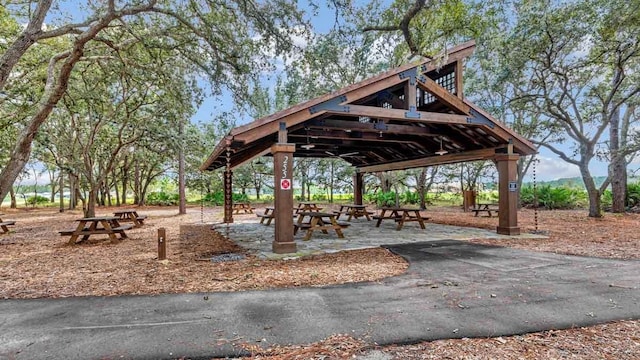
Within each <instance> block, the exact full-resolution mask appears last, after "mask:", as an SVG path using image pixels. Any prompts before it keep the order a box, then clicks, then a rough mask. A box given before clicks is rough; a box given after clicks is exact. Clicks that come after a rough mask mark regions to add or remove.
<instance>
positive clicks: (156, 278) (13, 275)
mask: <svg viewBox="0 0 640 360" xmlns="http://www.w3.org/2000/svg"><path fill="white" fill-rule="evenodd" d="M117 209H120V208H117ZM114 210H116V208H101V209H100V210H99V211H100V214H110V213H111V212H113V211H114ZM137 210H138V211H139V212H140V213H144V214H147V215H149V218H148V219H147V221H146V224H145V226H144V227H142V228H138V229H133V230H130V231H128V232H127V233H128V235H129V239H125V240H123V241H121V242H120V243H117V244H111V243H110V242H108V241H107V240H105V239H104V238H101V237H97V238H96V239H93V238H92V239H90V241H87V242H86V243H83V244H80V245H73V246H71V245H67V244H66V241H67V240H68V237H66V236H65V237H62V236H60V235H58V233H57V231H60V230H66V229H71V228H74V227H75V225H76V223H75V221H74V220H75V219H76V218H79V217H81V215H82V214H81V212H79V211H70V212H65V213H63V214H60V213H58V212H57V211H56V210H51V209H44V210H27V211H25V210H22V209H21V210H12V209H6V210H5V209H3V212H4V213H7V214H6V215H4V216H3V218H6V219H11V220H17V224H16V226H15V227H13V229H12V230H13V231H12V232H11V233H10V234H5V235H2V236H0V282H1V283H2V287H1V288H0V298H39V297H66V296H85V295H123V294H158V293H179V292H206V291H240V290H249V289H266V288H273V287H291V286H320V285H327V284H338V283H345V282H358V281H376V280H380V279H383V278H385V277H388V276H393V275H397V274H400V273H402V272H404V270H405V269H406V267H407V264H406V263H405V262H404V261H403V260H402V259H400V258H399V257H398V256H395V255H393V254H391V253H389V252H388V251H386V250H384V249H367V250H356V251H347V252H340V253H335V254H326V255H321V256H314V257H308V258H303V259H298V260H287V261H284V260H280V261H269V260H259V259H256V258H255V257H252V256H250V255H248V256H247V258H246V259H245V260H240V261H233V262H222V263H213V262H211V261H210V260H209V259H210V257H211V256H214V255H217V254H226V253H243V252H244V251H243V249H241V248H240V247H238V246H237V245H236V244H234V243H233V242H230V241H228V240H227V239H225V238H224V237H222V236H218V235H215V233H213V232H212V231H211V230H210V229H209V228H210V226H209V225H205V224H200V221H199V220H202V219H203V218H205V216H206V221H208V222H211V221H220V220H221V218H222V217H221V214H220V209H219V208H217V209H206V210H205V212H201V213H198V212H197V211H195V210H194V209H191V211H190V214H187V215H180V216H178V215H176V213H177V211H176V210H175V209H171V208H169V209H167V208H145V209H137ZM426 214H427V215H428V216H429V217H430V218H431V220H430V221H431V222H437V223H443V224H450V225H459V226H475V227H482V228H487V229H495V228H496V226H497V225H498V219H497V218H495V217H493V218H489V217H482V216H478V217H474V216H473V213H464V212H462V211H461V210H460V209H459V208H458V207H446V208H445V207H443V208H438V209H429V210H427V211H426ZM518 216H519V224H520V227H521V230H522V232H538V233H543V234H546V235H547V236H548V238H546V239H517V240H495V239H474V240H471V241H472V242H475V243H483V244H490V245H500V246H510V247H514V248H519V249H526V250H532V251H546V252H554V253H563V254H573V255H583V256H597V257H604V258H619V259H640V241H638V236H637V229H639V228H640V215H639V214H625V215H614V214H606V215H605V216H604V217H603V218H601V219H593V218H588V217H587V212H586V211H585V210H571V211H538V212H536V211H534V210H530V209H523V210H521V211H519V214H518ZM159 227H164V228H166V230H167V246H168V260H166V261H158V260H157V258H156V257H157V236H156V229H157V228H159ZM245 349H246V350H248V351H252V352H253V354H254V356H253V358H255V359H271V360H276V359H287V360H289V359H345V358H352V357H354V356H355V357H356V358H357V357H358V356H359V355H363V354H367V353H369V354H370V353H371V352H379V354H377V355H376V356H378V358H381V359H442V358H448V359H541V358H548V359H563V358H572V359H593V358H601V359H637V358H640V321H637V320H634V321H620V322H613V323H609V324H602V325H597V326H591V327H586V328H577V329H569V330H551V331H544V332H539V333H533V334H525V335H518V336H509V337H506V336H503V337H497V338H489V339H452V340H439V341H433V342H425V343H419V344H412V345H391V346H386V347H376V346H372V345H371V344H368V343H367V342H365V341H363V340H360V339H354V338H351V337H349V336H347V335H339V334H338V335H334V336H331V337H329V338H327V339H325V340H324V341H321V342H317V343H313V344H308V345H295V346H275V345H274V346H272V347H271V348H269V349H262V348H260V347H257V346H250V345H245ZM374 358H375V357H374Z"/></svg>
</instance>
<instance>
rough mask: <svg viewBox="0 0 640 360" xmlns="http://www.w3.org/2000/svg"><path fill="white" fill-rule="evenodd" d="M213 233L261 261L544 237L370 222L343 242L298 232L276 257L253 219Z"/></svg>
mask: <svg viewBox="0 0 640 360" xmlns="http://www.w3.org/2000/svg"><path fill="white" fill-rule="evenodd" d="M213 228H214V230H216V231H217V232H219V233H220V234H223V235H227V233H228V237H229V239H230V240H231V241H233V242H235V243H236V244H238V245H240V246H242V247H243V248H245V249H248V250H249V252H251V253H253V254H255V255H256V256H258V257H259V258H262V259H283V258H297V257H303V256H309V255H317V254H325V253H334V252H338V251H347V250H357V249H371V248H377V247H380V246H383V245H399V244H411V243H417V242H424V241H439V240H470V239H532V238H540V239H542V238H545V236H541V235H535V234H527V233H522V234H519V235H501V234H497V233H496V232H495V231H491V230H487V229H480V228H474V227H464V226H452V225H443V224H434V223H430V222H427V223H426V229H421V228H420V226H419V225H418V224H417V223H412V224H407V225H405V226H404V227H403V228H402V230H399V231H398V230H396V225H395V223H392V222H386V223H385V222H383V223H382V224H381V225H380V227H379V228H377V227H375V222H374V221H367V220H365V219H358V220H352V221H351V222H350V226H349V227H348V228H346V229H344V230H343V233H344V238H338V237H337V236H336V234H335V233H333V232H329V234H323V233H322V232H316V233H314V234H313V237H312V238H311V240H308V241H303V240H302V237H303V236H304V235H303V234H302V232H299V233H298V234H297V235H295V237H294V240H295V242H296V244H297V250H296V252H294V253H287V254H277V253H274V252H273V251H272V243H273V236H274V234H273V225H271V226H265V225H263V224H260V222H259V221H258V220H257V219H256V218H254V217H238V218H236V220H235V221H234V222H233V223H230V224H227V223H218V224H215V225H214V227H213Z"/></svg>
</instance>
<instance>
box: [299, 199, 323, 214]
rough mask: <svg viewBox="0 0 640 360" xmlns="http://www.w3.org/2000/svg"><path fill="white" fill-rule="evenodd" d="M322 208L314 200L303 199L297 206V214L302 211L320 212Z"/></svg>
mask: <svg viewBox="0 0 640 360" xmlns="http://www.w3.org/2000/svg"><path fill="white" fill-rule="evenodd" d="M321 210H322V208H321V207H319V206H318V203H316V202H313V201H301V202H299V203H298V208H296V210H295V211H296V214H297V213H301V212H318V211H321Z"/></svg>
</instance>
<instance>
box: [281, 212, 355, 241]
mask: <svg viewBox="0 0 640 360" xmlns="http://www.w3.org/2000/svg"><path fill="white" fill-rule="evenodd" d="M305 219H308V221H305ZM293 226H294V229H293V234H294V235H295V234H297V233H298V229H303V230H306V231H307V233H306V234H305V236H304V238H303V240H305V241H306V240H309V239H311V235H313V232H314V231H316V230H320V231H322V232H323V233H325V234H328V233H329V231H328V230H334V231H335V232H336V234H338V237H339V238H344V234H343V233H342V229H344V228H345V227H347V226H349V223H342V222H338V220H337V219H336V215H335V214H334V213H323V212H317V211H311V212H305V211H301V212H299V213H298V221H297V222H296V223H295V224H294V225H293Z"/></svg>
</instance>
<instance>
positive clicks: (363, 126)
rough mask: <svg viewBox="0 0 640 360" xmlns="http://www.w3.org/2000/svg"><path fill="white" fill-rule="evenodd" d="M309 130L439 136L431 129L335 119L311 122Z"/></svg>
mask: <svg viewBox="0 0 640 360" xmlns="http://www.w3.org/2000/svg"><path fill="white" fill-rule="evenodd" d="M307 124H308V125H309V128H310V129H330V130H342V131H367V132H375V133H377V132H379V131H380V130H382V131H383V132H384V133H385V134H396V135H421V136H439V135H440V134H434V133H433V132H432V131H431V129H429V128H426V127H422V126H414V125H400V124H380V125H376V124H375V123H361V122H359V121H355V120H337V119H323V120H312V121H311V122H309V123H307Z"/></svg>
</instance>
